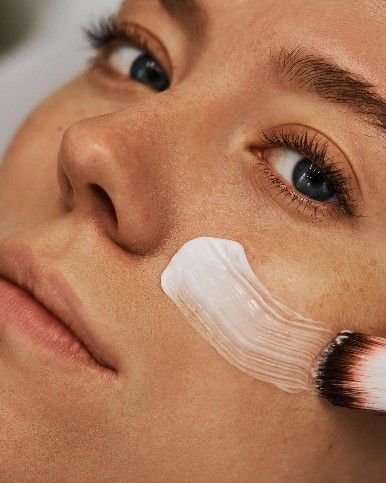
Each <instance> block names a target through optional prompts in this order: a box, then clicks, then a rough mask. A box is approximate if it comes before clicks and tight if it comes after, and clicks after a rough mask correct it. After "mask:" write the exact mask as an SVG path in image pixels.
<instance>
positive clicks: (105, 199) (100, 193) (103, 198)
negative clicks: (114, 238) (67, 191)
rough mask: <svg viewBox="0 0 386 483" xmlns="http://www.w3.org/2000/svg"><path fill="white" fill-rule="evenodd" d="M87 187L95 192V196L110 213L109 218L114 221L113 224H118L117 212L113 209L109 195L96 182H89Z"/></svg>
mask: <svg viewBox="0 0 386 483" xmlns="http://www.w3.org/2000/svg"><path fill="white" fill-rule="evenodd" d="M89 188H90V190H91V191H92V192H93V193H94V194H95V196H96V198H97V199H98V200H99V201H100V202H101V204H102V205H103V206H104V207H105V208H106V209H107V211H108V213H109V214H110V216H111V218H112V219H113V221H114V224H115V225H117V224H118V217H117V212H116V211H115V208H114V204H113V202H112V201H111V198H110V196H109V195H108V194H107V193H106V191H105V190H104V189H103V188H102V187H101V186H99V185H98V184H95V183H92V184H89Z"/></svg>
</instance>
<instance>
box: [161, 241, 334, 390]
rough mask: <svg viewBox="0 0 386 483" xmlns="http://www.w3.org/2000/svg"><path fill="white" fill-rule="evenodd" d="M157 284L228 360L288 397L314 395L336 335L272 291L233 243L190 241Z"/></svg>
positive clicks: (177, 254)
mask: <svg viewBox="0 0 386 483" xmlns="http://www.w3.org/2000/svg"><path fill="white" fill-rule="evenodd" d="M161 286H162V289H163V291H164V292H165V293H166V295H168V296H169V297H170V298H171V299H172V300H173V301H174V302H175V304H176V305H177V306H178V307H179V309H180V310H181V311H182V312H183V314H184V315H185V316H186V318H187V320H188V321H189V322H190V324H191V325H192V326H193V327H194V328H195V329H196V330H198V332H199V333H200V334H201V335H202V336H203V337H204V338H205V339H206V340H207V341H208V342H209V343H210V344H212V346H213V347H214V348H215V349H216V350H217V352H218V353H219V354H220V355H222V356H223V357H224V358H225V359H226V360H227V361H228V362H230V363H231V364H233V365H234V366H236V367H237V368H239V369H240V370H241V371H243V372H245V373H247V374H249V375H250V376H252V377H254V378H256V379H260V380H262V381H266V382H269V383H272V384H274V385H276V386H277V387H278V388H280V389H282V390H284V391H287V392H299V391H301V390H312V389H313V386H312V375H311V369H312V365H313V361H314V359H315V358H316V357H317V356H318V355H319V354H320V352H321V350H322V349H323V348H324V347H325V346H326V344H327V343H328V342H329V341H330V340H331V339H332V337H333V335H334V333H333V332H331V331H330V330H328V329H327V328H326V327H325V325H324V324H322V323H321V322H316V321H314V320H311V319H307V318H305V317H303V316H302V315H300V314H299V313H297V312H295V311H293V310H291V309H290V308H288V307H287V306H286V305H285V304H284V303H282V302H281V301H280V300H279V299H277V298H276V297H274V296H273V295H271V294H270V292H269V291H268V290H267V288H266V287H265V286H264V285H263V284H262V282H261V281H260V280H259V279H258V278H257V276H256V275H255V273H254V272H253V271H252V269H251V267H250V265H249V263H248V260H247V257H246V254H245V251H244V248H243V247H242V245H240V244H239V243H237V242H235V241H232V240H223V239H220V238H212V237H201V238H196V239H194V240H190V241H188V242H187V243H186V244H185V245H183V247H182V248H181V249H180V250H179V251H178V252H177V253H176V255H174V256H173V258H172V260H171V262H170V263H169V265H168V266H167V268H166V269H165V271H164V272H163V274H162V276H161Z"/></svg>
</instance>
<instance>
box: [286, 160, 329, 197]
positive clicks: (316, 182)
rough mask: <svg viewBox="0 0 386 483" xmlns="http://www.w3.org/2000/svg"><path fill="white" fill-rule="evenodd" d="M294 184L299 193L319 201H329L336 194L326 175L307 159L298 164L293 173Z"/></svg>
mask: <svg viewBox="0 0 386 483" xmlns="http://www.w3.org/2000/svg"><path fill="white" fill-rule="evenodd" d="M292 183H293V185H294V186H295V188H296V189H297V190H298V191H300V192H301V193H303V194H304V195H305V196H308V197H309V198H312V199H314V200H317V201H327V200H329V199H331V198H332V197H333V196H335V194H336V191H335V189H334V186H333V184H332V183H331V182H330V181H329V180H328V179H327V177H326V175H324V174H323V173H322V171H321V170H320V169H319V168H318V167H317V166H315V164H313V163H312V161H310V160H309V159H307V158H303V159H301V160H300V161H299V162H298V163H297V164H296V166H295V168H294V170H293V173H292Z"/></svg>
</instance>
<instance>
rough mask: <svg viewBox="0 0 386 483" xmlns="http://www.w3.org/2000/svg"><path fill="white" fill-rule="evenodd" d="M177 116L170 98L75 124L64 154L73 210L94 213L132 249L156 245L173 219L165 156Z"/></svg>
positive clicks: (62, 173)
mask: <svg viewBox="0 0 386 483" xmlns="http://www.w3.org/2000/svg"><path fill="white" fill-rule="evenodd" d="M154 97H156V96H154ZM177 118H178V116H177V110H176V109H175V105H173V106H172V105H171V101H170V100H169V98H167V99H165V102H163V103H162V102H159V101H158V102H154V101H151V102H144V103H137V104H136V105H135V106H132V107H128V108H125V109H122V110H120V111H117V112H114V113H111V114H107V115H103V116H98V117H94V118H90V119H85V120H82V121H78V122H76V123H74V124H73V125H71V126H70V127H69V128H68V129H67V131H66V132H65V133H64V135H63V139H62V143H61V146H60V150H59V157H58V182H59V186H60V188H61V194H62V200H63V202H64V205H65V206H66V208H67V210H68V211H72V212H74V214H77V215H79V216H82V217H91V218H92V219H93V220H94V221H95V222H96V223H97V224H98V226H99V228H102V229H103V230H104V231H105V233H106V234H108V236H110V238H111V239H112V240H113V241H114V242H115V243H117V244H118V245H120V246H121V247H122V248H124V249H126V250H130V251H132V252H133V253H138V254H147V253H149V252H151V251H153V250H156V249H157V247H158V245H159V244H160V243H161V241H162V239H163V238H164V237H165V236H166V234H167V230H168V226H169V219H170V212H169V205H170V200H168V193H169V190H168V189H167V186H165V183H167V181H168V180H167V176H163V177H162V176H160V174H161V173H160V171H161V163H162V160H161V159H160V158H161V157H162V156H165V155H166V153H167V151H168V146H169V145H170V142H171V138H172V136H171V132H175V129H176V122H178V121H177Z"/></svg>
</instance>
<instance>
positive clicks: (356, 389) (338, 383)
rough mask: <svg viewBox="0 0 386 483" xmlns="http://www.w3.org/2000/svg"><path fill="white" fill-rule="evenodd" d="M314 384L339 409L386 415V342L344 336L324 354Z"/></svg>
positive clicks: (360, 336)
mask: <svg viewBox="0 0 386 483" xmlns="http://www.w3.org/2000/svg"><path fill="white" fill-rule="evenodd" d="M314 384H315V387H316V389H317V391H318V393H319V394H320V395H321V396H322V397H324V398H326V399H328V400H329V401H330V402H331V403H332V404H334V405H335V406H343V407H347V408H353V409H369V410H373V411H379V412H385V413H386V339H383V338H380V337H371V336H368V335H365V334H360V333H355V332H350V331H343V332H340V333H339V334H338V335H337V336H336V337H335V339H334V340H333V341H332V342H331V343H330V344H329V345H328V346H327V347H326V349H325V350H324V351H323V352H322V354H321V357H320V359H319V363H318V366H317V368H316V371H315V374H314Z"/></svg>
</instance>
